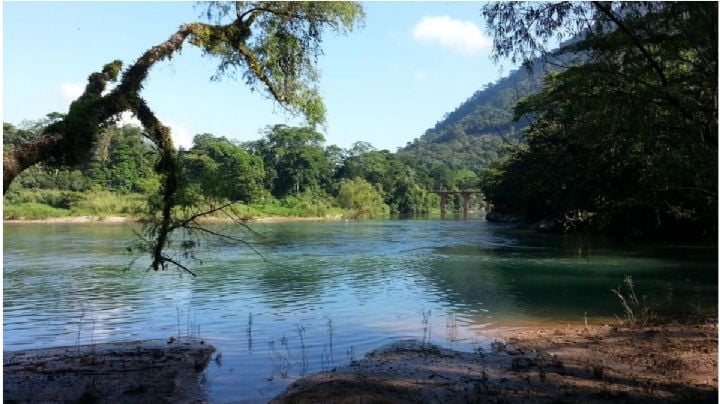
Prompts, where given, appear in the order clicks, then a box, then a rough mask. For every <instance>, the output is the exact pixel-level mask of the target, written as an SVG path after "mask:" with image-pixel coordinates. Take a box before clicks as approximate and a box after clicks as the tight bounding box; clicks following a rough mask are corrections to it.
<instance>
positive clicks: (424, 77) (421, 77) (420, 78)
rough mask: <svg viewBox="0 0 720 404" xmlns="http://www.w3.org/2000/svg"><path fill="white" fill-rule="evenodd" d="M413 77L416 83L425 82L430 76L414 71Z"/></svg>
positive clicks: (424, 72)
mask: <svg viewBox="0 0 720 404" xmlns="http://www.w3.org/2000/svg"><path fill="white" fill-rule="evenodd" d="M414 76H415V80H417V81H425V80H427V79H429V78H430V75H429V74H428V73H427V72H426V71H423V70H415V74H414Z"/></svg>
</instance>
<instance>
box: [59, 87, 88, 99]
mask: <svg viewBox="0 0 720 404" xmlns="http://www.w3.org/2000/svg"><path fill="white" fill-rule="evenodd" d="M83 91H85V86H84V85H82V84H75V83H60V93H61V94H62V96H63V98H64V99H65V101H67V102H72V101H75V100H76V99H77V98H78V97H79V96H81V95H82V93H83Z"/></svg>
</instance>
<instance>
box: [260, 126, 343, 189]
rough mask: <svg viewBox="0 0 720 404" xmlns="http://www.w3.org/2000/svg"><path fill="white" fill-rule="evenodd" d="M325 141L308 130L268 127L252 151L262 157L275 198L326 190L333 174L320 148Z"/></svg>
mask: <svg viewBox="0 0 720 404" xmlns="http://www.w3.org/2000/svg"><path fill="white" fill-rule="evenodd" d="M324 142H325V138H324V137H323V135H322V134H320V133H318V132H317V131H315V130H314V129H312V128H310V127H304V128H293V127H289V126H285V125H275V126H272V127H269V128H268V129H267V131H266V133H265V139H263V140H260V141H259V142H257V144H255V147H254V149H255V150H256V151H257V152H258V153H259V154H260V155H261V156H262V159H263V162H264V164H265V167H266V169H267V170H268V172H269V174H268V180H269V181H270V184H269V185H270V187H271V188H270V189H271V190H272V193H273V195H274V196H275V197H277V198H283V197H285V196H288V195H292V194H298V193H302V192H304V191H305V190H308V189H320V188H326V186H327V185H328V183H329V181H330V180H331V178H332V173H333V172H334V167H333V163H332V162H331V161H330V159H329V158H328V155H327V154H326V153H325V149H324V148H323V143H324Z"/></svg>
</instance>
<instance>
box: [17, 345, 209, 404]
mask: <svg viewBox="0 0 720 404" xmlns="http://www.w3.org/2000/svg"><path fill="white" fill-rule="evenodd" d="M214 351H215V348H214V347H213V346H212V345H209V344H206V343H205V342H204V341H202V340H201V339H198V338H178V339H176V340H175V341H173V342H172V343H168V340H145V341H131V342H114V343H103V344H94V345H80V346H67V347H58V348H47V349H32V350H25V351H14V352H4V353H3V396H4V402H6V403H8V402H16V403H30V402H33V403H36V402H113V403H120V402H132V403H153V404H156V403H163V402H166V403H198V402H206V401H207V399H206V397H205V393H204V391H203V389H202V386H201V385H200V376H201V374H202V371H203V370H204V369H205V367H206V366H207V364H208V362H209V361H210V358H211V356H212V353H213V352H214Z"/></svg>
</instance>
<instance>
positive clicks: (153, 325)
mask: <svg viewBox="0 0 720 404" xmlns="http://www.w3.org/2000/svg"><path fill="white" fill-rule="evenodd" d="M253 229H254V230H255V231H257V232H258V233H259V234H260V236H261V237H260V238H259V239H257V240H256V241H258V242H259V243H260V244H259V245H258V247H257V248H258V252H259V253H260V254H257V253H255V252H252V251H250V250H249V249H247V248H243V247H238V246H228V245H217V244H214V245H211V246H209V247H207V248H206V249H204V250H203V251H201V252H200V254H199V258H200V259H201V260H202V262H199V261H198V262H195V263H193V264H192V268H193V270H194V271H195V272H196V273H197V274H198V276H197V277H196V278H193V277H191V276H188V275H187V274H185V275H182V274H179V273H178V272H177V271H165V272H148V271H146V270H145V267H146V266H147V261H146V258H145V257H141V258H140V259H138V260H137V261H135V262H134V264H133V265H130V264H131V261H132V256H130V255H128V254H127V253H126V247H127V246H128V244H129V242H130V241H131V240H132V238H133V235H132V227H131V226H129V225H110V224H107V225H98V224H95V225H77V224H74V225H72V224H12V225H8V224H6V225H5V226H4V242H3V246H4V255H3V264H4V271H3V272H4V278H3V287H4V297H3V302H4V323H3V325H4V330H3V333H4V335H3V336H4V350H18V349H27V348H37V347H48V346H60V345H75V344H78V343H80V344H90V343H96V342H103V341H114V340H132V339H146V338H169V337H170V336H173V335H182V336H184V335H199V336H200V337H202V338H204V339H206V340H207V341H209V342H210V343H212V344H213V345H215V346H216V348H217V349H218V352H219V353H220V354H221V355H220V357H219V358H218V360H217V361H213V362H211V363H210V366H209V367H208V369H207V371H206V373H205V376H204V383H205V384H206V387H207V390H208V394H209V397H210V400H211V402H217V403H226V402H264V401H267V399H269V398H270V397H272V396H274V395H275V394H277V393H278V392H279V391H281V390H282V389H283V388H284V387H285V386H287V385H288V384H289V383H290V382H292V381H293V380H295V379H296V378H298V377H300V376H302V375H305V374H307V373H312V372H317V371H319V370H323V369H326V370H327V369H332V368H333V367H336V366H341V365H344V364H347V363H348V362H349V361H350V360H353V359H359V358H361V357H362V356H363V354H364V353H366V352H368V351H369V350H372V349H374V348H377V347H379V346H381V345H384V344H386V343H389V342H393V341H397V340H401V339H408V338H417V339H421V340H422V339H425V340H429V341H431V342H433V343H437V344H441V345H443V346H448V347H452V348H455V349H461V350H471V349H475V348H476V347H478V346H481V347H482V346H486V345H487V344H488V343H489V339H488V337H487V335H486V333H487V331H488V330H492V329H496V328H502V327H522V326H528V325H537V324H557V323H564V322H565V323H566V322H571V323H582V322H583V321H585V319H586V318H587V320H588V321H589V322H591V323H602V322H607V321H612V319H613V318H614V316H615V315H617V316H622V307H621V306H620V304H619V302H618V299H617V298H616V297H615V296H614V295H613V294H612V292H611V291H610V289H612V288H615V287H617V286H618V285H619V284H621V283H622V282H623V279H624V277H625V275H631V276H632V279H633V280H634V282H635V285H636V290H637V292H638V294H639V295H647V299H648V300H647V304H649V305H651V306H652V307H653V309H655V310H657V311H673V312H676V313H688V312H693V311H697V310H717V276H718V272H717V265H718V260H717V249H716V248H715V247H714V246H710V247H708V246H702V245H694V244H678V243H649V242H642V243H641V242H633V243H630V242H617V241H608V240H602V239H578V238H577V237H570V236H549V235H541V234H538V233H535V232H532V231H528V230H519V229H514V228H513V227H511V226H507V225H497V224H491V223H487V222H485V221H483V220H467V221H462V220H385V221H351V222H322V223H306V222H303V223H277V224H256V225H253Z"/></svg>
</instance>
